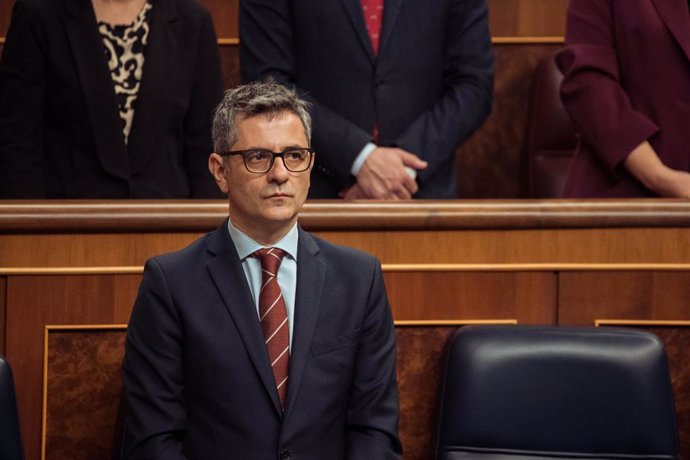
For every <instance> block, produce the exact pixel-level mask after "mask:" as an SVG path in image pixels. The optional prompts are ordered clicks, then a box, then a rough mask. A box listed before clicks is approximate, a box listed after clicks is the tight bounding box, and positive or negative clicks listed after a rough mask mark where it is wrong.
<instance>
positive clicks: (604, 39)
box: [556, 0, 659, 175]
mask: <svg viewBox="0 0 690 460" xmlns="http://www.w3.org/2000/svg"><path fill="white" fill-rule="evenodd" d="M613 2H614V0H571V1H570V6H569V9H568V20H567V33H566V47H565V48H564V50H563V51H561V52H560V53H559V54H558V55H557V57H556V62H557V64H558V66H559V68H560V69H561V71H562V72H563V75H564V77H563V83H562V86H561V99H562V101H563V104H564V106H565V108H566V110H567V111H568V113H569V114H570V116H571V118H572V119H573V122H574V123H575V125H576V127H577V130H578V131H579V133H580V135H581V136H582V141H583V142H585V143H586V144H588V145H589V146H590V147H591V150H593V151H594V152H595V154H596V155H597V156H598V157H599V159H600V160H601V162H602V164H603V165H604V167H605V168H606V170H607V171H608V172H609V173H611V174H612V175H615V174H616V169H617V168H618V167H619V165H620V164H621V163H622V162H623V161H624V160H625V159H626V158H627V156H628V154H629V153H630V152H631V151H632V150H633V149H634V148H635V147H637V146H638V145H639V144H641V143H642V142H644V141H645V140H647V139H649V138H650V137H651V136H652V135H654V134H655V133H656V132H658V131H659V127H658V126H657V125H656V124H655V123H654V122H653V121H652V120H650V119H649V118H648V117H647V116H645V115H644V114H643V113H641V112H639V111H637V110H635V108H634V107H633V106H632V104H631V102H630V97H629V95H628V93H627V92H626V88H625V86H624V83H623V81H624V75H621V74H620V68H619V64H618V62H619V59H618V49H617V40H618V39H619V37H617V36H616V33H615V25H614V18H613ZM621 37H622V39H625V36H624V35H622V36H621ZM640 65H644V62H640Z"/></svg>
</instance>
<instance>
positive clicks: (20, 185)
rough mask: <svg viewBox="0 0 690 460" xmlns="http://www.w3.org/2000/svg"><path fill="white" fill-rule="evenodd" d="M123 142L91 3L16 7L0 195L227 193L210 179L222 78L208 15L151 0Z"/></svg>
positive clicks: (3, 76) (4, 72) (5, 68)
mask: <svg viewBox="0 0 690 460" xmlns="http://www.w3.org/2000/svg"><path fill="white" fill-rule="evenodd" d="M151 3H152V4H153V9H152V10H151V13H150V14H151V21H150V24H149V26H150V30H149V36H148V39H149V41H148V45H147V47H146V52H145V62H144V69H143V78H142V81H141V85H140V87H139V95H138V98H137V101H136V106H135V114H134V121H133V125H132V128H131V131H130V135H129V143H128V145H125V143H124V137H123V135H122V121H121V119H120V117H119V115H118V111H117V102H116V99H115V91H114V89H113V82H112V78H111V76H110V71H109V70H108V67H107V63H106V59H105V49H104V47H103V41H102V38H101V36H100V34H99V32H98V28H97V24H96V18H95V15H94V12H93V7H92V6H91V2H90V0H18V1H17V3H16V4H15V6H14V10H13V14H12V23H11V26H10V29H9V32H8V35H7V42H6V43H5V46H4V49H3V55H2V61H0V198H189V197H221V195H220V193H219V191H218V187H217V186H216V184H215V182H214V180H213V177H211V175H210V174H209V172H208V155H209V154H210V152H211V150H212V147H211V117H212V115H213V110H214V108H215V105H216V104H217V103H218V102H219V100H220V96H221V94H222V76H221V72H220V60H219V56H218V49H217V45H216V36H215V32H214V30H213V24H212V22H211V17H210V15H209V13H208V11H207V10H206V9H204V8H203V7H202V6H200V5H199V4H198V3H196V2H195V1H192V0H151Z"/></svg>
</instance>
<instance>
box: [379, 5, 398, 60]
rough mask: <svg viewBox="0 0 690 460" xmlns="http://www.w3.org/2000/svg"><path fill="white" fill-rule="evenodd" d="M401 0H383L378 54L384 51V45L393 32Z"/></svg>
mask: <svg viewBox="0 0 690 460" xmlns="http://www.w3.org/2000/svg"><path fill="white" fill-rule="evenodd" d="M401 5H402V0H385V2H384V6H383V22H382V23H381V39H380V40H381V41H380V43H379V56H380V55H381V53H383V52H384V51H385V48H386V45H387V44H388V41H389V39H390V37H391V35H392V33H393V28H394V26H395V21H396V19H398V13H400V6H401Z"/></svg>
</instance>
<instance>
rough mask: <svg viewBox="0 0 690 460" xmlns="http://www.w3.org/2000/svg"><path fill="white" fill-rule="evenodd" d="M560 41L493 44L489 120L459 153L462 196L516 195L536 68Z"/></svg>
mask: <svg viewBox="0 0 690 460" xmlns="http://www.w3.org/2000/svg"><path fill="white" fill-rule="evenodd" d="M561 46H562V45H559V44H551V45H547V44H535V45H519V44H516V45H511V44H507V45H494V58H495V81H494V104H493V109H492V112H491V115H490V116H489V118H488V119H487V120H486V122H485V123H484V124H483V125H482V126H481V127H480V128H479V129H478V130H477V131H476V132H475V133H474V134H473V135H472V136H471V137H470V138H469V139H468V140H467V141H466V142H465V143H464V144H462V145H461V146H460V148H459V149H458V151H457V153H456V169H457V171H456V173H457V177H458V193H459V195H460V197H463V198H518V197H521V196H524V195H525V194H526V190H523V188H524V186H523V184H521V180H520V177H521V173H520V171H521V168H522V163H523V157H524V155H525V135H526V133H527V126H528V125H527V122H528V113H529V109H530V104H531V97H532V91H533V88H534V72H535V69H536V67H537V65H538V64H539V62H540V61H541V60H542V59H545V58H547V57H550V56H552V55H553V54H554V53H555V52H556V51H557V50H558V49H560V48H561Z"/></svg>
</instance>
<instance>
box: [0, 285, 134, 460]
mask: <svg viewBox="0 0 690 460" xmlns="http://www.w3.org/2000/svg"><path fill="white" fill-rule="evenodd" d="M140 279H141V276H140V275H92V276H85V275H84V276H79V275H74V276H12V277H8V280H7V339H6V340H7V349H6V352H7V358H8V360H9V361H10V362H11V363H12V366H13V371H14V378H15V382H16V387H17V399H18V407H19V413H20V414H21V416H20V419H21V430H22V436H23V438H24V448H25V451H26V458H27V459H29V460H33V459H37V458H39V449H40V445H41V443H40V440H41V438H40V426H41V425H40V423H41V401H42V398H41V395H42V375H41V372H40V369H41V365H40V363H42V362H43V346H42V344H43V332H44V326H45V325H46V324H113V323H117V324H122V323H126V322H127V321H128V319H129V314H130V310H131V308H132V303H133V301H134V297H135V293H136V290H137V288H138V286H139V281H140Z"/></svg>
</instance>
